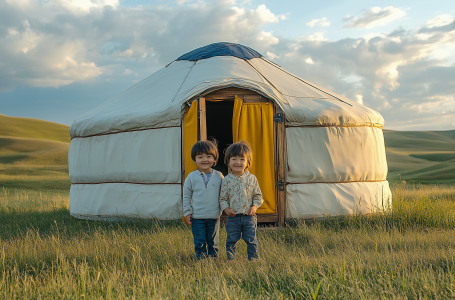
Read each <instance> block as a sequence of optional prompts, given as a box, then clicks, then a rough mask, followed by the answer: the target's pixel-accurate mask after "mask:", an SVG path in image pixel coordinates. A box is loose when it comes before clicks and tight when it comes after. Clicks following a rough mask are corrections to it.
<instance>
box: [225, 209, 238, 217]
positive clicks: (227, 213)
mask: <svg viewBox="0 0 455 300" xmlns="http://www.w3.org/2000/svg"><path fill="white" fill-rule="evenodd" d="M224 212H225V213H226V215H228V216H229V217H235V216H236V213H235V211H234V210H233V209H232V208H229V207H228V208H226V209H224Z"/></svg>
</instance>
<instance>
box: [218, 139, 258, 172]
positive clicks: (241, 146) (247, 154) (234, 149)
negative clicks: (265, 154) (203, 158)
mask: <svg viewBox="0 0 455 300" xmlns="http://www.w3.org/2000/svg"><path fill="white" fill-rule="evenodd" d="M235 156H240V157H244V158H245V159H246V168H245V171H248V169H249V168H250V167H251V163H252V162H253V152H252V151H251V148H250V146H249V144H248V143H247V142H245V141H239V142H237V143H234V144H231V145H230V146H229V147H228V148H227V149H226V152H225V154H224V163H225V164H226V166H228V169H229V172H230V171H231V169H230V168H229V161H230V159H231V157H235Z"/></svg>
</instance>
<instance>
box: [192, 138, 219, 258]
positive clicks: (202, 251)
mask: <svg viewBox="0 0 455 300" xmlns="http://www.w3.org/2000/svg"><path fill="white" fill-rule="evenodd" d="M191 159H192V160H193V161H194V163H195V164H196V165H197V167H198V169H197V170H196V171H193V172H191V173H190V174H188V176H187V177H186V179H185V184H184V185H183V215H184V217H185V219H186V222H187V224H191V229H192V232H193V240H194V250H195V252H196V258H197V259H202V258H207V257H218V243H219V232H220V215H221V210H220V205H219V202H218V197H219V195H220V188H221V182H222V180H223V178H224V177H223V175H222V174H221V173H220V172H218V171H216V170H213V169H212V167H213V166H215V165H216V163H217V161H218V147H217V144H216V143H215V142H212V141H199V142H197V143H196V144H194V146H193V148H192V149H191Z"/></svg>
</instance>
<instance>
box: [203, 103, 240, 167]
mask: <svg viewBox="0 0 455 300" xmlns="http://www.w3.org/2000/svg"><path fill="white" fill-rule="evenodd" d="M233 111H234V101H216V100H215V101H206V112H207V115H206V122H207V139H208V140H216V141H217V142H218V153H219V158H218V163H217V165H216V166H215V167H214V169H215V170H217V171H220V172H221V173H223V175H224V176H226V175H227V174H228V167H227V166H226V165H225V163H224V150H226V148H227V147H228V146H229V145H230V144H232V113H233Z"/></svg>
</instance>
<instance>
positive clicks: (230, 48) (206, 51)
mask: <svg viewBox="0 0 455 300" xmlns="http://www.w3.org/2000/svg"><path fill="white" fill-rule="evenodd" d="M214 56H234V57H238V58H242V59H252V58H255V57H262V55H261V54H260V53H259V52H257V51H256V50H254V49H251V48H249V47H246V46H243V45H239V44H234V43H225V42H223V43H214V44H210V45H207V46H204V47H200V48H197V49H194V50H193V51H190V52H188V53H185V54H183V55H182V56H180V57H179V58H177V59H176V60H192V61H195V60H200V59H207V58H210V57H214Z"/></svg>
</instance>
